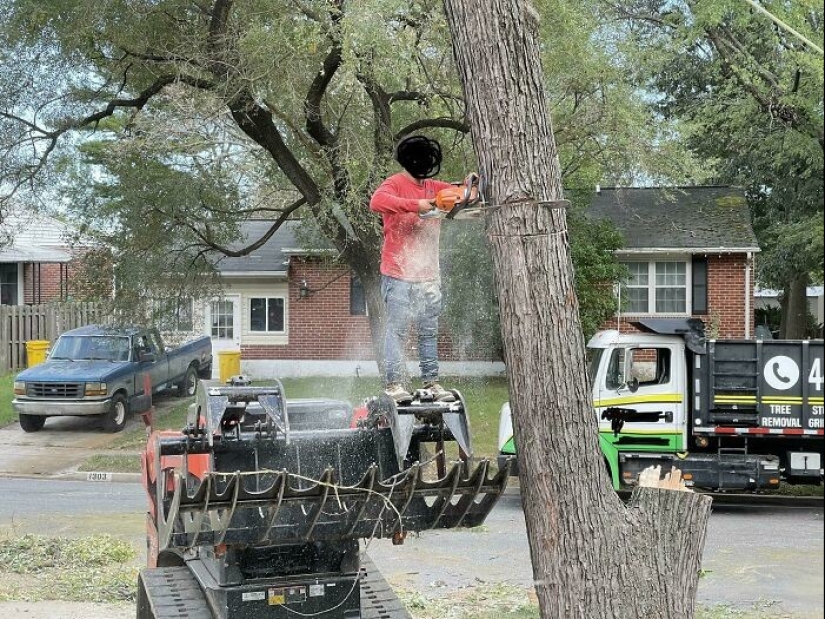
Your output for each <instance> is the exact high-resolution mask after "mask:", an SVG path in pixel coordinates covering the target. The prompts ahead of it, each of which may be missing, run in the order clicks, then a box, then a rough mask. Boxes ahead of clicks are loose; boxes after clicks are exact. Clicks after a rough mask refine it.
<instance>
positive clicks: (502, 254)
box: [444, 0, 710, 619]
mask: <svg viewBox="0 0 825 619" xmlns="http://www.w3.org/2000/svg"><path fill="white" fill-rule="evenodd" d="M444 4H445V8H446V12H447V19H448V21H449V24H450V29H451V31H452V35H453V49H454V53H455V58H456V63H457V66H458V70H459V73H460V76H461V80H462V83H463V85H464V91H465V98H466V101H467V112H468V116H469V120H470V126H471V132H472V136H473V140H474V144H475V147H476V151H477V154H478V157H479V164H480V166H479V169H480V172H481V174H482V177H483V178H485V179H487V188H486V197H487V198H488V199H489V200H490V201H491V202H492V203H496V204H505V206H502V207H501V208H499V209H498V210H494V211H493V212H492V214H490V215H489V216H488V222H487V225H488V228H487V234H488V239H489V241H490V243H491V244H492V253H493V257H494V265H495V271H496V273H497V275H498V278H497V284H498V298H499V307H500V310H501V326H502V339H503V342H504V350H505V362H506V365H507V375H508V378H509V381H510V403H511V407H512V411H513V423H514V428H515V437H516V442H517V444H518V458H519V470H520V481H521V491H522V498H523V501H524V506H525V515H526V521H527V532H528V536H529V539H530V549H531V556H532V560H533V572H534V577H535V584H536V591H537V594H538V598H539V604H540V607H541V613H542V617H543V618H545V619H577V618H581V619H625V618H633V619H650V618H651V617H656V618H657V619H668V618H688V617H692V616H693V608H694V602H695V595H696V588H697V585H698V568H699V560H700V558H701V552H702V548H703V545H704V534H705V529H706V525H707V519H708V517H709V514H710V500H709V499H708V498H707V497H703V496H698V495H694V494H692V493H689V492H676V491H668V490H658V489H650V488H646V489H640V490H638V491H637V493H636V495H635V498H634V501H633V503H632V505H631V506H629V507H625V506H624V505H623V504H622V503H621V501H620V500H619V499H618V497H617V495H616V494H615V492H614V491H613V490H612V487H611V486H610V482H609V479H608V476H607V474H606V470H605V465H604V461H603V458H602V455H601V453H600V451H599V446H598V427H597V422H596V418H595V414H594V412H593V408H592V402H591V397H590V392H589V388H588V381H587V375H586V365H585V358H584V342H583V337H582V333H581V328H580V323H579V317H578V301H577V299H576V294H575V291H574V288H573V270H572V264H571V260H570V252H569V246H568V238H567V224H566V217H565V211H564V209H563V208H562V207H561V206H562V205H561V204H560V203H559V202H558V201H559V200H561V199H562V188H561V170H560V166H559V161H558V156H557V153H556V147H555V142H554V139H553V132H552V128H551V125H550V117H549V112H548V109H547V105H546V98H545V95H544V81H543V76H542V72H541V62H540V56H539V45H538V15H537V14H536V13H535V11H534V10H533V8H532V7H531V6H530V5H529V4H527V3H526V2H522V1H519V0H445V2H444ZM507 203H509V204H507Z"/></svg>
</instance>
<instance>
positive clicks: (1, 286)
mask: <svg viewBox="0 0 825 619" xmlns="http://www.w3.org/2000/svg"><path fill="white" fill-rule="evenodd" d="M0 305H17V263H16V262H3V263H0Z"/></svg>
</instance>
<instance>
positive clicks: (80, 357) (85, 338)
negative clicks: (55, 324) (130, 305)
mask: <svg viewBox="0 0 825 619" xmlns="http://www.w3.org/2000/svg"><path fill="white" fill-rule="evenodd" d="M49 358H50V359H71V360H72V361H85V360H94V359H97V360H103V361H128V360H129V338H128V337H117V336H109V335H93V336H89V335H63V336H61V337H60V339H58V340H57V344H55V345H54V348H53V349H52V353H51V355H50V356H49Z"/></svg>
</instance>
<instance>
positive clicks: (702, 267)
mask: <svg viewBox="0 0 825 619" xmlns="http://www.w3.org/2000/svg"><path fill="white" fill-rule="evenodd" d="M690 278H691V280H693V282H692V293H691V299H690V302H691V305H692V306H693V308H692V309H693V313H694V314H707V313H708V259H707V258H694V259H693V264H692V265H691V267H690Z"/></svg>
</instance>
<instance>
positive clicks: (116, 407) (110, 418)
mask: <svg viewBox="0 0 825 619" xmlns="http://www.w3.org/2000/svg"><path fill="white" fill-rule="evenodd" d="M128 416H129V404H128V403H127V402H126V396H124V395H123V394H122V393H116V394H115V396H114V397H113V398H112V407H111V409H109V412H108V413H106V414H105V415H103V429H104V430H105V431H106V432H120V431H121V430H122V429H123V428H125V427H126V418H127V417H128Z"/></svg>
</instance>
